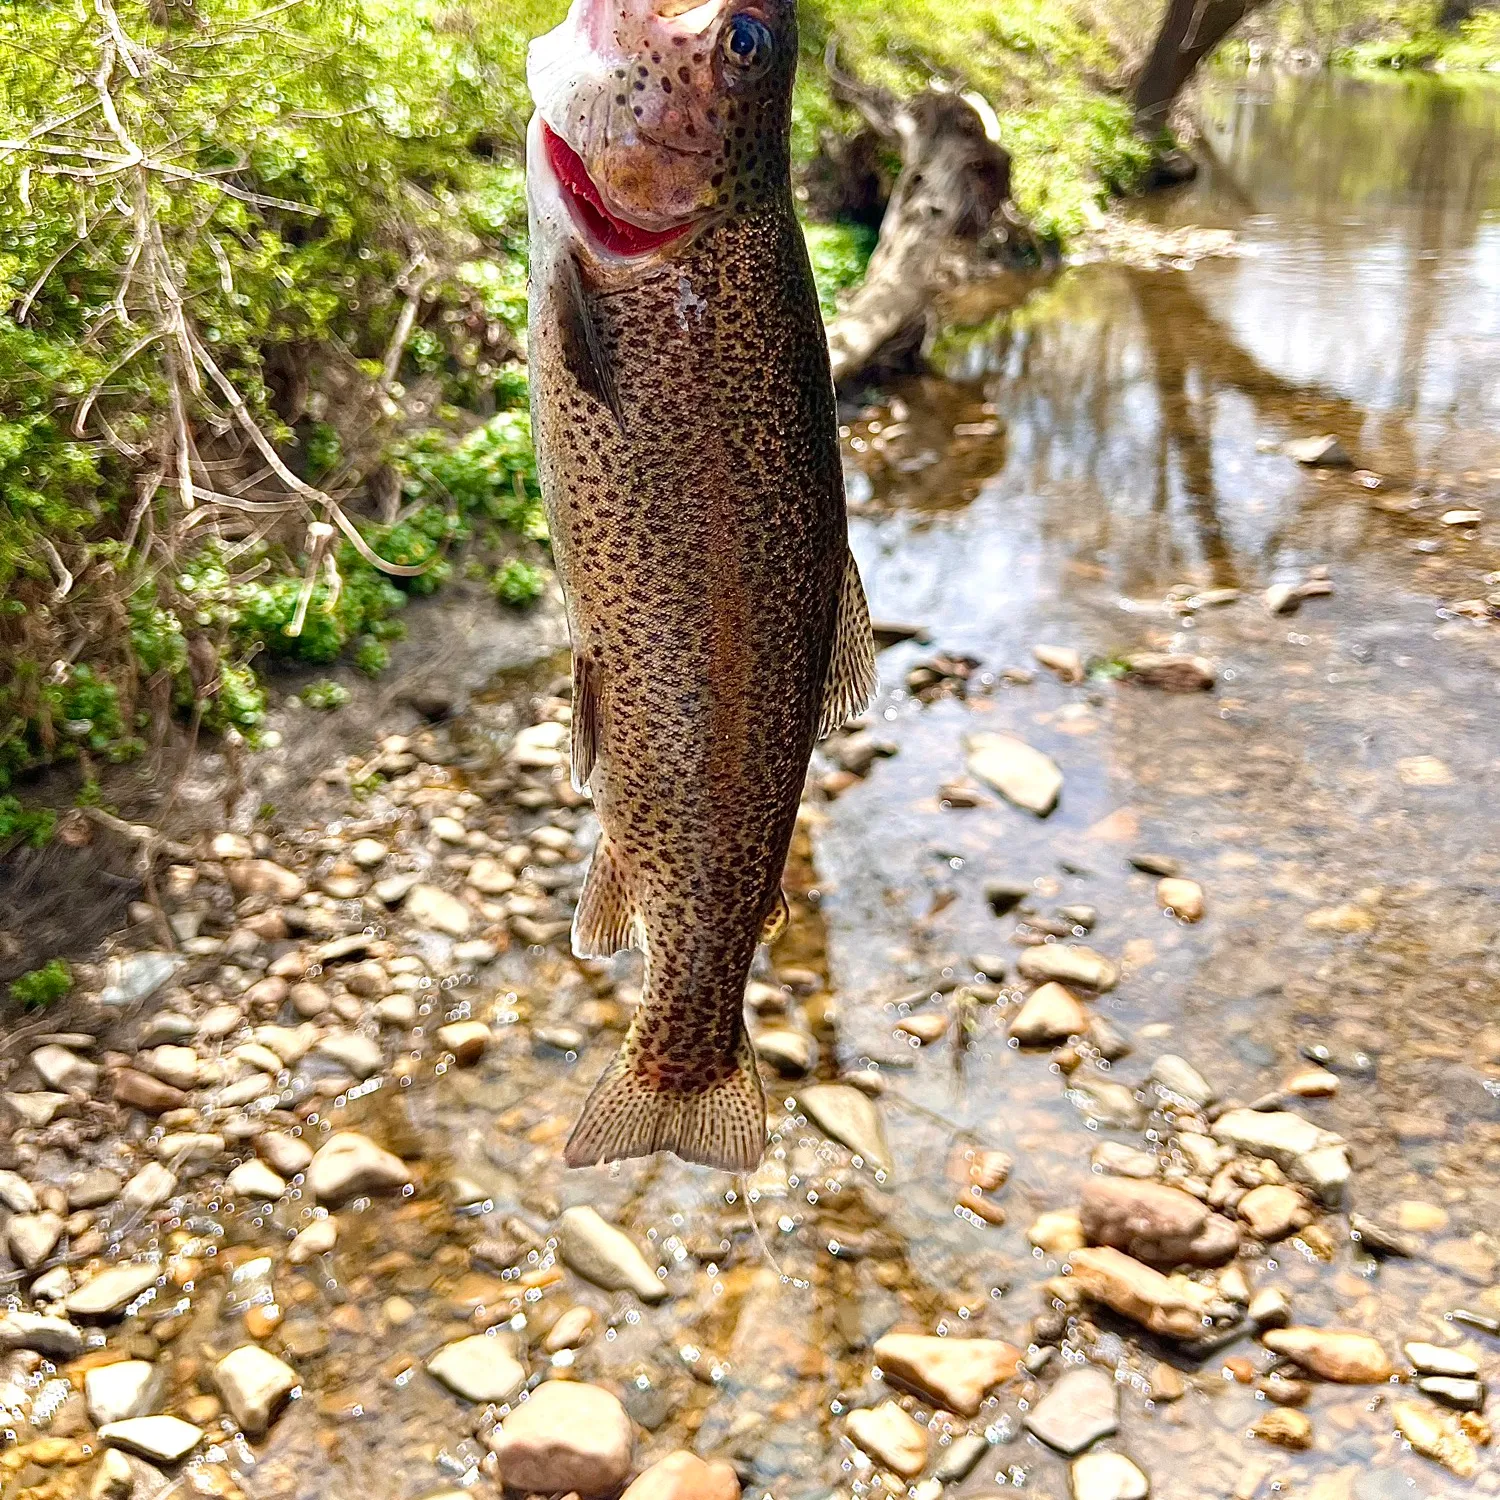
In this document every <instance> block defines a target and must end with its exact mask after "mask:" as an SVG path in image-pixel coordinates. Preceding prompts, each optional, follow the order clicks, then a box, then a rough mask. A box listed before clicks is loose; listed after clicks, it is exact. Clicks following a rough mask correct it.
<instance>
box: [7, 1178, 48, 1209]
mask: <svg viewBox="0 0 1500 1500" xmlns="http://www.w3.org/2000/svg"><path fill="white" fill-rule="evenodd" d="M0 1203H3V1204H4V1205H5V1206H6V1207H7V1208H8V1209H9V1210H10V1211H11V1212H12V1213H13V1214H34V1213H35V1212H36V1211H37V1209H39V1208H40V1207H41V1204H40V1203H38V1202H37V1196H36V1189H35V1188H34V1187H32V1185H31V1184H30V1183H29V1182H27V1180H26V1179H25V1178H24V1177H22V1176H21V1174H20V1173H19V1172H0Z"/></svg>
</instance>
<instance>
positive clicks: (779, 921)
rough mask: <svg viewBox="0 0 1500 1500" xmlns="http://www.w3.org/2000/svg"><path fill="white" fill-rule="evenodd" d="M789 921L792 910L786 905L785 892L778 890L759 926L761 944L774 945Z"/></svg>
mask: <svg viewBox="0 0 1500 1500" xmlns="http://www.w3.org/2000/svg"><path fill="white" fill-rule="evenodd" d="M791 920H792V909H791V907H790V906H788V905H787V900H786V892H785V891H781V890H778V891H777V892H776V900H775V902H774V903H773V905H772V907H771V909H770V911H768V912H767V913H766V916H765V920H764V921H763V922H762V923H761V924H760V940H761V942H763V943H774V942H775V941H776V939H777V938H779V937H780V936H781V934H782V933H783V932H785V931H786V924H787V923H788V922H790V921H791Z"/></svg>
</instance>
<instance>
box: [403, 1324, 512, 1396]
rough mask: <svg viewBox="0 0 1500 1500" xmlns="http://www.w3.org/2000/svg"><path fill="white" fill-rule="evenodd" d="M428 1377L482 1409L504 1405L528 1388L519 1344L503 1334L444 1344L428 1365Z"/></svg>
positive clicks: (486, 1335) (485, 1334) (483, 1334)
mask: <svg viewBox="0 0 1500 1500" xmlns="http://www.w3.org/2000/svg"><path fill="white" fill-rule="evenodd" d="M427 1373H428V1374H429V1375H431V1376H432V1377H433V1378H434V1379H435V1380H440V1381H441V1382H442V1383H443V1384H444V1385H445V1386H447V1387H448V1389H449V1390H450V1391H452V1392H453V1394H454V1395H455V1396H462V1397H463V1399H464V1400H465V1401H473V1402H476V1403H478V1404H479V1405H484V1404H485V1403H487V1402H494V1403H495V1405H497V1406H498V1405H501V1404H503V1403H504V1402H506V1401H510V1400H511V1399H513V1398H514V1397H515V1396H516V1395H517V1393H518V1392H519V1391H520V1389H521V1387H522V1386H524V1385H525V1384H526V1367H525V1366H524V1365H523V1364H521V1362H520V1361H519V1360H518V1359H517V1358H516V1347H515V1341H514V1340H513V1339H511V1338H508V1337H507V1336H505V1335H503V1334H494V1333H476V1334H475V1335H474V1336H473V1337H472V1338H466V1339H459V1340H458V1341H457V1342H456V1343H452V1344H444V1345H443V1347H442V1348H441V1349H439V1350H438V1351H437V1353H436V1354H434V1355H433V1356H432V1358H431V1359H429V1360H428V1361H427Z"/></svg>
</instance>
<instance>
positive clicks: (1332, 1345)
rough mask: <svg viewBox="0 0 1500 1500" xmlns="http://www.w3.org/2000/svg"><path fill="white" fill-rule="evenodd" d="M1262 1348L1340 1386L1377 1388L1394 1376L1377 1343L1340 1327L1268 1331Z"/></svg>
mask: <svg viewBox="0 0 1500 1500" xmlns="http://www.w3.org/2000/svg"><path fill="white" fill-rule="evenodd" d="M1261 1339H1262V1341H1263V1342H1264V1344H1265V1346H1266V1348H1268V1349H1274V1350H1275V1351H1276V1353H1277V1354H1284V1355H1285V1356H1286V1357H1287V1358H1288V1359H1293V1360H1296V1362H1297V1363H1298V1364H1299V1365H1301V1366H1302V1368H1303V1369H1304V1370H1307V1371H1310V1372H1311V1373H1312V1374H1314V1375H1320V1376H1322V1378H1323V1379H1324V1380H1332V1381H1336V1382H1338V1383H1339V1384H1341V1385H1380V1384H1383V1383H1384V1382H1385V1381H1387V1380H1389V1379H1390V1378H1391V1375H1392V1374H1393V1373H1394V1371H1393V1369H1392V1366H1391V1361H1390V1359H1389V1358H1388V1357H1387V1355H1386V1352H1385V1350H1384V1349H1382V1348H1381V1347H1380V1344H1379V1343H1378V1342H1377V1341H1376V1340H1375V1339H1373V1338H1371V1337H1370V1335H1369V1334H1367V1333H1356V1332H1352V1331H1350V1330H1347V1329H1341V1328H1268V1329H1267V1330H1266V1331H1265V1332H1264V1333H1263V1334H1262V1335H1261Z"/></svg>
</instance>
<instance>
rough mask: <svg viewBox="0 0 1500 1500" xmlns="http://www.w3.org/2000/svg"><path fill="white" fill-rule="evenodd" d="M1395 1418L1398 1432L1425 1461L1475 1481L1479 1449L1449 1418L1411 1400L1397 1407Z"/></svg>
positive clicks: (1462, 1477) (1477, 1470) (1461, 1477)
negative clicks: (1427, 1459) (1438, 1464)
mask: <svg viewBox="0 0 1500 1500" xmlns="http://www.w3.org/2000/svg"><path fill="white" fill-rule="evenodd" d="M1394 1416H1395V1419H1396V1431H1397V1432H1399V1433H1400V1434H1401V1436H1402V1437H1404V1438H1405V1439H1406V1441H1407V1442H1408V1443H1410V1444H1411V1445H1412V1447H1413V1448H1414V1449H1415V1450H1416V1451H1417V1452H1418V1453H1420V1454H1421V1455H1422V1456H1423V1457H1424V1458H1430V1459H1432V1460H1433V1461H1434V1462H1435V1463H1440V1464H1442V1465H1443V1467H1444V1468H1446V1469H1450V1470H1452V1472H1453V1473H1455V1474H1457V1475H1458V1477H1459V1478H1460V1479H1472V1478H1473V1477H1474V1476H1475V1475H1476V1474H1477V1473H1478V1472H1479V1451H1478V1449H1476V1448H1475V1446H1474V1444H1473V1443H1472V1442H1471V1441H1470V1439H1469V1438H1468V1436H1467V1435H1466V1434H1465V1433H1463V1432H1462V1431H1460V1430H1459V1428H1458V1427H1457V1426H1455V1425H1454V1423H1453V1422H1452V1421H1451V1420H1450V1419H1449V1418H1448V1417H1445V1416H1442V1415H1441V1414H1439V1413H1438V1412H1435V1411H1432V1410H1430V1409H1429V1408H1427V1407H1425V1406H1418V1405H1416V1404H1415V1403H1414V1402H1410V1401H1406V1402H1402V1403H1401V1404H1400V1405H1399V1406H1397V1407H1396V1410H1395V1412H1394Z"/></svg>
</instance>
